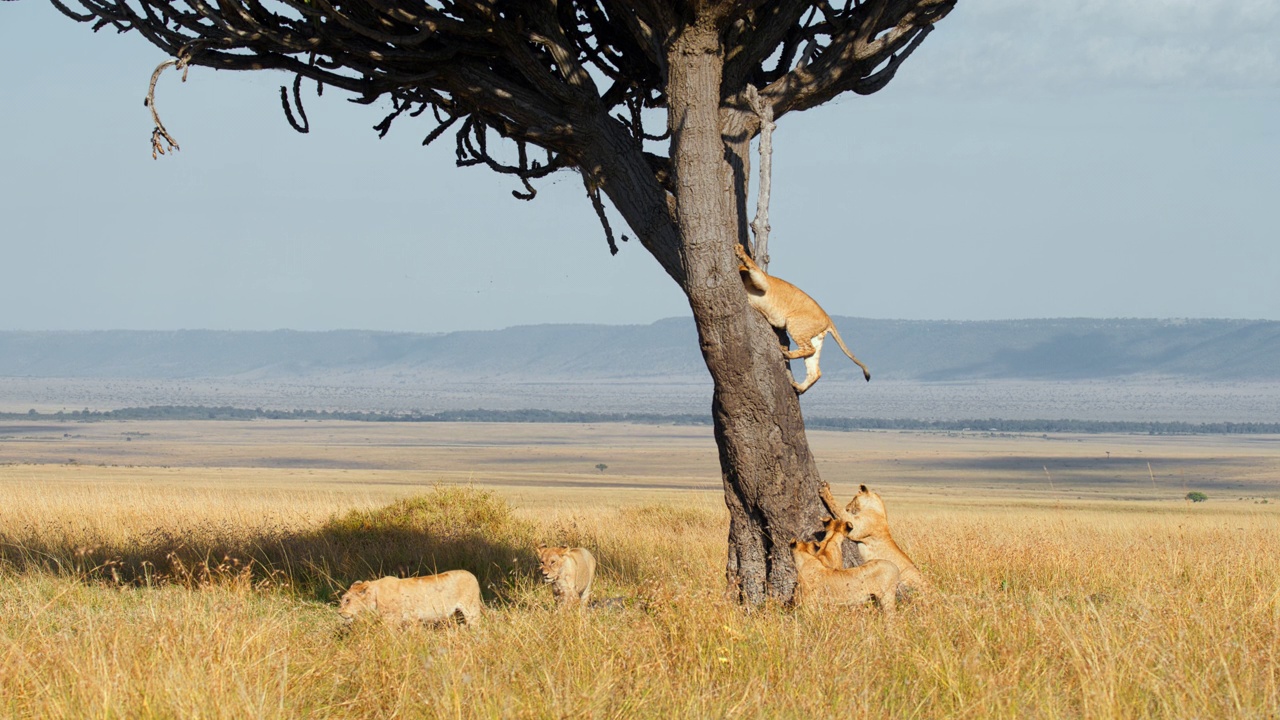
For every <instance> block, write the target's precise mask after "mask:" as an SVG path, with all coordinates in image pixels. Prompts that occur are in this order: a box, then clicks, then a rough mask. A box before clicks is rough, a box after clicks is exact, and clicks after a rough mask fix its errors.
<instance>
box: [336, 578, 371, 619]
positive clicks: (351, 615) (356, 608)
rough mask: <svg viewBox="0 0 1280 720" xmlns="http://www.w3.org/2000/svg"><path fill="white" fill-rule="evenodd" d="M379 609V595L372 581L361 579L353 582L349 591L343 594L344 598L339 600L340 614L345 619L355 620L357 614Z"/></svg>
mask: <svg viewBox="0 0 1280 720" xmlns="http://www.w3.org/2000/svg"><path fill="white" fill-rule="evenodd" d="M377 609H378V595H377V593H376V592H375V588H374V586H373V584H372V583H368V582H365V581H363V580H361V581H360V582H357V583H353V584H352V585H351V587H350V588H348V589H347V592H346V593H344V594H343V596H342V600H340V601H339V602H338V614H339V615H341V616H342V618H343V619H344V620H347V621H351V620H354V619H355V617H356V615H359V614H360V613H362V612H364V611H365V610H369V611H373V610H377Z"/></svg>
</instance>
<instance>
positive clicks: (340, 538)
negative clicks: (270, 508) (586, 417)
mask: <svg viewBox="0 0 1280 720" xmlns="http://www.w3.org/2000/svg"><path fill="white" fill-rule="evenodd" d="M535 537H536V534H535V528H534V527H533V526H532V525H531V524H529V523H527V522H523V521H520V520H519V519H517V518H515V517H514V516H513V515H512V513H511V508H510V507H509V506H508V505H507V503H506V502H505V501H504V500H502V499H501V498H499V497H498V496H496V495H494V494H493V493H490V492H487V491H482V490H476V489H473V488H467V487H444V486H440V487H436V488H434V489H433V490H432V491H431V492H429V493H426V494H423V495H418V496H414V497H410V498H406V499H404V500H399V501H397V502H395V503H392V504H390V505H387V506H384V507H380V508H375V509H372V510H353V511H350V512H347V513H345V514H343V515H335V516H334V517H332V518H330V519H329V520H328V521H327V522H326V523H324V524H323V525H322V526H320V527H319V528H317V529H315V530H312V531H308V532H297V531H296V530H287V529H280V530H274V529H271V528H258V529H256V530H252V531H248V532H246V531H244V530H243V529H240V530H238V532H237V530H236V529H219V528H217V527H211V528H204V529H195V530H183V531H176V530H167V529H166V530H156V531H153V532H151V533H148V534H146V535H144V536H142V537H138V538H134V539H132V540H130V541H129V542H128V544H127V545H122V546H110V545H100V546H80V547H76V546H75V543H74V541H67V540H59V539H56V538H49V539H44V538H42V537H39V536H36V537H12V536H10V535H9V534H8V533H7V532H5V531H4V530H3V529H0V567H5V568H7V569H10V570H12V571H15V572H19V573H21V572H32V571H42V572H53V573H57V574H70V575H76V576H80V577H83V578H85V579H89V580H99V581H104V582H110V583H115V584H120V585H135V586H149V585H158V584H180V585H184V586H188V587H199V586H202V585H211V584H243V585H246V586H251V587H257V588H281V589H285V590H286V591H288V592H291V593H293V594H296V595H298V596H301V597H305V598H310V599H315V600H321V601H326V602H328V601H332V600H334V599H335V598H336V597H337V596H338V595H340V594H341V593H342V592H343V591H344V590H345V589H346V588H347V586H349V585H350V584H351V583H352V582H354V581H356V580H368V579H371V578H377V577H382V576H384V575H396V576H400V577H411V576H415V575H430V574H433V573H437V572H443V571H445V570H458V569H461V570H469V571H470V572H472V573H474V574H475V576H476V578H478V579H479V581H480V587H481V592H482V593H483V594H484V599H485V601H486V602H488V603H497V604H505V603H509V602H511V601H512V600H513V598H514V595H515V593H516V592H517V590H518V588H520V587H524V586H527V584H528V583H531V582H534V576H535V574H536V573H537V569H538V560H537V556H536V554H535V553H534V550H533V549H534V547H535V545H536V544H537V543H536V540H535Z"/></svg>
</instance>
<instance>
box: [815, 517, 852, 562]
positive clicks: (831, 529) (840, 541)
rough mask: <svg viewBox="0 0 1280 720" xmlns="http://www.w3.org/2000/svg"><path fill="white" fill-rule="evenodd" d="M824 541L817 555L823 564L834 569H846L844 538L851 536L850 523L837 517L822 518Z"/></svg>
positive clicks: (820, 544) (819, 546)
mask: <svg viewBox="0 0 1280 720" xmlns="http://www.w3.org/2000/svg"><path fill="white" fill-rule="evenodd" d="M822 530H823V536H822V542H821V543H819V544H818V551H817V553H816V554H817V556H818V559H819V560H821V561H822V564H823V565H826V566H827V567H829V568H831V569H833V570H842V569H844V547H843V546H844V539H845V538H847V537H849V523H848V522H847V521H844V520H837V519H835V518H823V519H822Z"/></svg>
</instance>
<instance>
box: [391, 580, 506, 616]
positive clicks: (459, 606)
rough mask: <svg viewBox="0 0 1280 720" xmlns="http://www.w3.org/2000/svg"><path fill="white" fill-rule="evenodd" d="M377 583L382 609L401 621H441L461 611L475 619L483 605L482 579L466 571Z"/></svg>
mask: <svg viewBox="0 0 1280 720" xmlns="http://www.w3.org/2000/svg"><path fill="white" fill-rule="evenodd" d="M375 582H377V583H378V584H379V588H378V608H379V610H380V611H381V612H382V613H383V614H384V615H388V616H393V617H396V618H398V619H401V620H406V621H407V620H419V621H423V622H439V621H442V620H448V619H451V618H452V617H454V615H455V614H456V613H459V612H461V613H462V615H463V617H464V619H465V620H466V621H467V622H471V621H472V620H471V618H472V617H473V616H475V615H478V613H479V610H480V608H481V607H482V601H481V599H480V581H479V580H477V579H476V576H475V575H472V574H471V573H470V572H468V571H466V570H449V571H447V572H442V573H440V574H438V575H427V576H424V577H413V578H382V579H381V580H377V581H375Z"/></svg>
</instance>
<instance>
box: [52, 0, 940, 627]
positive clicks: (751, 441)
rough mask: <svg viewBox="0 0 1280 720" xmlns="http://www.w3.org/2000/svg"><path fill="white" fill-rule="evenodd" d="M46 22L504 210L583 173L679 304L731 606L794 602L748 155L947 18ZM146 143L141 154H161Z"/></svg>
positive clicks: (807, 494)
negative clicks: (716, 485)
mask: <svg viewBox="0 0 1280 720" xmlns="http://www.w3.org/2000/svg"><path fill="white" fill-rule="evenodd" d="M51 2H53V4H54V5H55V6H57V8H58V9H59V10H60V11H61V12H63V13H64V14H66V15H68V16H69V17H71V18H73V19H75V20H78V21H82V22H86V23H91V24H92V25H93V28H94V29H95V30H100V29H104V28H110V29H114V30H117V31H120V32H126V31H133V32H135V33H137V34H139V35H141V36H142V37H144V38H145V39H146V40H148V41H150V42H151V43H153V44H154V45H156V46H157V47H159V48H160V49H161V50H162V51H164V53H166V54H167V55H168V57H169V58H170V60H169V61H168V62H169V63H172V64H173V65H176V66H177V67H178V69H180V70H182V71H183V72H184V73H185V72H186V71H187V70H189V68H191V67H199V66H203V67H210V68H218V69H224V70H268V69H270V70H279V71H283V72H284V73H287V74H288V76H289V82H287V83H286V85H285V87H282V88H281V93H280V95H281V102H282V104H283V105H284V111H285V115H286V116H287V118H288V121H289V122H290V124H292V125H293V126H294V128H295V129H297V130H299V131H300V132H306V131H307V129H308V128H309V121H308V119H307V115H306V111H305V107H304V104H303V103H304V98H306V97H310V96H312V93H316V94H318V93H319V92H321V91H322V90H324V89H326V88H330V89H336V90H339V91H343V92H345V93H348V94H350V95H352V96H354V98H353V99H354V100H355V101H357V102H360V103H365V104H369V105H373V104H374V103H375V102H377V103H379V105H380V107H383V108H387V107H388V104H389V108H390V110H389V112H387V113H386V114H385V116H381V115H380V116H379V117H381V121H380V122H378V123H377V125H376V126H375V130H377V131H378V133H379V134H380V135H385V134H386V133H387V132H389V131H390V130H391V128H392V126H393V125H395V126H396V127H397V132H404V131H412V130H409V129H408V128H403V127H401V126H404V125H409V126H411V127H420V128H421V130H419V132H422V134H423V138H424V139H423V143H424V144H427V143H431V142H433V141H436V140H438V139H440V138H441V137H444V136H446V134H448V133H451V134H452V137H453V140H454V142H455V143H456V148H457V164H458V165H459V166H471V165H478V166H481V167H487V168H489V169H490V170H493V171H495V172H497V173H500V174H503V175H508V176H510V177H511V178H512V180H513V181H514V182H516V183H518V186H517V189H516V190H514V191H513V194H515V195H516V197H518V198H522V199H532V198H533V197H534V195H535V194H536V188H535V186H534V183H536V182H537V181H538V179H539V178H543V177H546V176H547V175H549V174H551V173H554V172H557V171H562V170H563V171H569V172H577V173H579V174H580V175H581V177H582V180H583V183H584V186H585V188H586V194H587V197H588V199H589V202H590V206H591V207H592V208H593V209H594V211H595V213H596V214H597V215H598V217H599V218H600V221H601V223H602V225H603V230H604V236H605V239H606V241H607V243H608V246H609V249H610V251H612V252H617V250H618V247H617V244H616V242H615V234H614V232H613V230H612V229H611V228H610V226H609V221H608V216H607V215H606V208H605V198H607V199H608V201H609V202H610V203H612V205H613V207H614V208H615V210H616V212H617V213H618V214H619V215H620V216H621V217H622V219H623V220H624V221H625V223H626V225H627V227H628V228H629V229H630V231H631V233H632V234H633V235H634V237H635V238H636V239H637V240H638V241H639V242H640V244H641V245H643V246H644V248H645V249H646V250H647V251H648V252H649V253H651V254H652V255H653V257H654V259H656V260H657V261H658V263H659V264H660V265H661V266H662V268H663V269H664V270H665V271H666V272H667V274H668V275H670V276H671V278H672V280H674V281H675V282H676V283H678V284H679V285H680V287H681V288H682V289H683V290H684V292H685V294H686V295H687V296H688V298H689V305H690V307H691V309H692V311H693V316H694V318H695V321H696V324H697V328H698V338H699V343H700V346H701V349H702V354H703V357H704V358H705V360H706V364H707V369H708V371H709V372H710V374H711V377H712V379H713V381H714V385H715V389H714V396H713V400H712V413H713V417H714V427H715V439H716V443H717V445H718V447H719V454H720V465H721V469H722V471H723V478H724V491H725V501H726V503H727V505H728V507H729V512H730V527H729V548H728V554H727V569H726V572H727V576H728V579H729V582H730V587H731V588H732V589H733V590H734V591H735V592H736V593H738V596H739V597H740V598H741V599H742V600H743V601H744V602H748V603H759V602H763V601H764V600H766V599H768V598H773V599H777V600H782V601H785V600H788V599H789V598H790V597H791V594H792V590H793V588H794V585H795V569H794V567H793V565H792V561H791V557H790V553H789V549H788V543H789V542H790V540H791V539H792V538H793V537H799V538H805V537H810V536H812V534H813V532H814V531H815V530H816V529H817V528H818V526H819V522H818V521H819V519H820V518H821V517H822V515H823V514H824V506H823V502H822V500H821V499H820V492H821V490H822V481H821V479H820V478H819V476H818V472H817V469H816V467H815V465H814V461H813V457H812V456H811V455H810V452H809V447H808V442H807V440H806V438H805V432H804V421H803V419H802V417H801V414H800V405H799V402H798V400H797V398H796V395H795V392H794V391H793V390H792V387H791V383H790V380H789V375H788V374H787V372H786V370H785V368H784V365H783V362H782V358H781V357H780V355H779V351H778V340H777V338H776V336H775V335H774V333H773V331H772V329H771V328H770V327H769V326H768V324H767V323H765V321H764V320H763V318H762V317H760V316H759V314H758V313H755V312H751V311H749V309H748V306H747V302H746V295H745V293H744V291H743V287H742V282H741V280H740V278H739V275H738V270H737V265H738V264H737V261H736V259H735V257H734V253H733V245H734V244H735V243H744V244H746V243H749V238H748V229H747V227H748V223H747V206H748V199H747V193H748V186H749V184H750V183H749V181H748V178H749V177H750V170H751V168H750V165H751V163H750V147H751V141H752V139H753V138H754V137H756V135H757V134H758V133H759V132H760V129H761V126H762V118H763V122H765V123H772V122H776V121H779V120H781V119H782V118H783V117H784V116H786V115H787V114H788V113H792V112H798V111H802V110H808V109H811V108H814V107H816V106H818V105H821V104H823V103H825V102H827V101H828V100H831V99H832V98H834V97H836V96H837V95H841V94H844V93H857V94H862V95H866V94H870V93H873V92H876V91H877V90H879V89H881V88H883V87H884V86H885V85H886V84H887V83H888V82H889V81H890V80H891V79H893V77H894V75H895V73H897V71H898V69H899V68H900V67H901V65H902V63H903V62H904V61H905V60H906V59H907V58H908V57H910V56H911V54H912V53H913V52H914V51H915V50H916V48H918V47H919V46H920V44H921V43H922V42H923V41H924V39H925V38H926V37H927V36H928V34H929V33H930V31H931V30H932V29H933V26H934V24H935V23H936V22H938V21H939V20H940V19H942V18H943V17H944V16H946V14H947V13H948V12H949V11H950V10H951V8H952V7H953V6H954V4H955V0H863V1H862V2H853V1H850V2H845V3H843V4H839V5H833V4H831V3H828V2H813V1H811V0H685V1H683V2H682V1H679V0H668V1H666V2H663V1H661V0H636V1H628V2H619V1H617V0H594V1H591V0H559V1H557V0H465V1H464V0H442V1H437V2H432V1H429V0H216V1H215V0H78V3H72V2H71V0H67V4H64V3H63V2H61V1H60V0H51ZM161 69H162V68H158V69H157V75H159V73H160V70H161ZM154 83H155V78H154V77H153V79H152V88H153V90H154ZM148 99H149V103H150V104H151V107H152V110H154V109H155V104H154V97H151V96H149V98H148ZM155 124H156V128H155V133H154V135H153V143H154V145H155V148H156V150H157V151H164V150H171V149H176V145H177V143H176V141H174V138H173V137H172V136H171V135H170V134H169V132H168V131H167V130H166V129H165V128H164V127H163V125H161V124H160V117H159V115H155ZM847 140H848V139H847V138H845V137H843V136H839V137H833V138H832V142H841V141H847ZM767 222H768V221H767V217H765V218H764V220H763V224H764V226H767ZM622 239H623V240H627V239H628V238H627V236H625V235H624V236H622ZM834 510H835V509H832V511H833V512H834Z"/></svg>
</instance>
